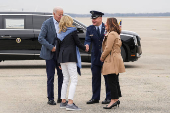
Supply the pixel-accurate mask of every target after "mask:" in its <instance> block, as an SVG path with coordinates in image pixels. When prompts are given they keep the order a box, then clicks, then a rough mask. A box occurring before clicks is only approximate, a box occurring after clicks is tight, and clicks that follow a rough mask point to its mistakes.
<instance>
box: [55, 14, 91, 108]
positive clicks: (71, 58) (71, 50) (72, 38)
mask: <svg viewBox="0 0 170 113" xmlns="http://www.w3.org/2000/svg"><path fill="white" fill-rule="evenodd" d="M72 24H73V19H72V18H71V17H69V16H63V17H62V18H61V20H60V23H59V33H58V35H57V37H58V38H59V40H58V43H59V46H60V47H59V48H60V49H59V55H58V57H57V59H58V63H60V65H61V69H62V73H63V76H64V78H63V84H62V90H61V99H62V102H61V104H60V108H66V110H81V109H80V108H78V107H77V106H76V105H75V104H74V103H73V98H74V94H75V90H76V85H77V81H78V80H77V69H78V68H77V63H78V62H79V63H81V59H80V58H81V57H80V53H79V50H78V48H77V47H79V48H80V49H82V50H85V51H88V47H87V48H86V46H84V45H83V44H82V43H81V42H80V40H79V38H78V35H77V29H76V28H75V27H73V25H72ZM70 79H71V83H70V88H69V94H68V103H67V101H66V94H67V87H68V83H69V80H70Z"/></svg>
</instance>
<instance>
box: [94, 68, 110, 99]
mask: <svg viewBox="0 0 170 113" xmlns="http://www.w3.org/2000/svg"><path fill="white" fill-rule="evenodd" d="M101 69H102V66H97V65H92V66H91V71H92V91H93V95H92V98H91V99H95V100H100V91H101ZM104 80H105V90H106V98H105V99H106V100H107V99H108V100H110V99H111V97H110V89H109V85H108V79H107V75H104Z"/></svg>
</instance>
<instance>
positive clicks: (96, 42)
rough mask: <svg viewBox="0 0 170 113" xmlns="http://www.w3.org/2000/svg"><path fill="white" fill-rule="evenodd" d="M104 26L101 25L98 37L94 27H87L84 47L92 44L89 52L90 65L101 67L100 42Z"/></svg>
mask: <svg viewBox="0 0 170 113" xmlns="http://www.w3.org/2000/svg"><path fill="white" fill-rule="evenodd" d="M104 32H105V26H104V23H102V29H101V34H100V36H98V34H97V31H96V28H95V26H94V25H90V26H89V27H87V31H86V38H85V43H84V44H85V45H86V44H88V45H89V46H90V44H91V43H92V50H91V64H92V65H98V66H102V65H103V63H102V62H101V61H100V57H101V48H102V41H103V38H104Z"/></svg>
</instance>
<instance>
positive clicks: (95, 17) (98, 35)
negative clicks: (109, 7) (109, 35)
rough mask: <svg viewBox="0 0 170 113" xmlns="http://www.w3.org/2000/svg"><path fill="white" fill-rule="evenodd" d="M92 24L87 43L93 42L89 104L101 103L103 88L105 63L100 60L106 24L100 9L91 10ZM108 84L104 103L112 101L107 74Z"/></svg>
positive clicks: (106, 83)
mask: <svg viewBox="0 0 170 113" xmlns="http://www.w3.org/2000/svg"><path fill="white" fill-rule="evenodd" d="M90 13H91V19H92V24H93V25H90V26H89V27H87V32H86V38H85V43H84V44H85V45H89V46H90V44H92V50H91V71H92V92H93V95H92V98H91V99H90V100H89V101H88V102H87V104H94V103H99V100H100V90H101V69H102V65H103V63H102V62H101V61H100V57H101V47H102V41H103V38H104V34H105V26H104V23H103V22H102V15H104V13H102V12H99V11H90ZM104 79H105V86H106V98H105V100H104V101H102V104H108V103H110V99H111V97H110V90H109V87H108V82H107V76H104Z"/></svg>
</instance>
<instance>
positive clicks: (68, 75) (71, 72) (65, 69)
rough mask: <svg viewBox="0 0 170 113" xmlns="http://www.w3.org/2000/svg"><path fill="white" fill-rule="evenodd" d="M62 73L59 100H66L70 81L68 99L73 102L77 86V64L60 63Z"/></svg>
mask: <svg viewBox="0 0 170 113" xmlns="http://www.w3.org/2000/svg"><path fill="white" fill-rule="evenodd" d="M61 68H62V73H63V84H62V89H61V99H66V94H67V86H68V83H69V80H70V79H71V83H70V88H69V94H68V99H71V100H73V98H74V93H75V90H76V86H77V81H78V80H77V64H76V63H75V62H68V63H61Z"/></svg>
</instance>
